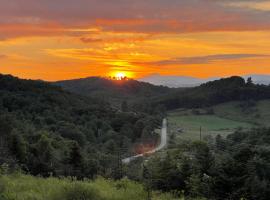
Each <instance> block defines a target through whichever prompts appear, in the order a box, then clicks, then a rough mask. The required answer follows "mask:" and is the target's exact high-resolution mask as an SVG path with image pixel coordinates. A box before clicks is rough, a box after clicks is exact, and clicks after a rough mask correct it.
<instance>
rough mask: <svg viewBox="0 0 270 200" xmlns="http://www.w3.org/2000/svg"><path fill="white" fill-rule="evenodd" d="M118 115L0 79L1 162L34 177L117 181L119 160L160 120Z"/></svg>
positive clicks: (43, 87)
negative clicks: (102, 178)
mask: <svg viewBox="0 0 270 200" xmlns="http://www.w3.org/2000/svg"><path fill="white" fill-rule="evenodd" d="M122 109H123V110H122V111H120V110H118V109H117V110H116V109H112V108H111V106H110V105H109V104H108V103H106V102H105V101H100V99H99V100H95V99H93V98H89V97H82V96H78V95H75V94H71V93H69V92H65V91H63V90H62V89H61V88H60V87H58V86H53V85H51V84H49V83H45V82H42V81H30V80H21V79H18V78H15V77H12V76H4V75H0V164H3V163H6V164H8V165H9V166H10V167H13V168H16V167H17V168H21V169H23V170H24V171H26V172H29V173H31V174H33V175H43V176H48V175H56V176H60V175H65V176H78V177H90V178H91V177H93V176H95V175H96V174H100V175H103V176H105V177H113V178H117V177H118V176H119V172H118V167H119V166H118V164H119V163H118V162H119V156H120V157H121V156H123V154H127V153H128V152H131V151H132V147H133V144H134V143H136V142H138V141H141V140H143V139H147V138H149V137H152V138H155V137H157V136H156V135H155V134H154V133H153V130H154V129H155V128H156V127H157V126H160V124H161V119H162V116H161V115H159V114H160V113H159V114H156V115H149V114H146V113H140V112H136V113H135V112H130V111H129V105H128V104H127V102H123V103H122Z"/></svg>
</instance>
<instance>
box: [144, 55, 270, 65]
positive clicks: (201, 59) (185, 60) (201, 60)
mask: <svg viewBox="0 0 270 200" xmlns="http://www.w3.org/2000/svg"><path fill="white" fill-rule="evenodd" d="M261 57H269V55H260V54H217V55H208V56H194V57H181V58H175V59H171V60H161V61H158V62H152V63H148V64H151V65H159V66H162V65H193V64H210V63H214V62H217V61H226V60H239V59H246V58H261Z"/></svg>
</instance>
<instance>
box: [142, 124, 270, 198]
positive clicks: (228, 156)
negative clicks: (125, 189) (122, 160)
mask: <svg viewBox="0 0 270 200" xmlns="http://www.w3.org/2000/svg"><path fill="white" fill-rule="evenodd" d="M145 170H146V171H147V172H148V176H147V177H146V180H147V181H146V183H147V184H149V185H150V187H151V188H152V189H157V190H162V191H170V192H173V193H174V194H175V195H181V194H182V193H184V194H185V195H186V196H189V197H191V198H195V199H200V198H206V199H220V200H222V199H256V200H267V199H269V195H270V129H258V130H251V131H248V132H243V131H237V132H235V133H234V134H231V135H229V136H228V137H227V138H226V139H224V138H222V137H220V136H217V137H216V139H215V140H213V141H211V140H210V141H208V142H206V141H197V142H183V143H181V144H178V145H172V146H171V148H170V150H169V151H168V153H167V155H166V156H165V157H164V156H162V157H156V158H153V159H152V160H151V161H150V162H148V164H147V165H146V166H145Z"/></svg>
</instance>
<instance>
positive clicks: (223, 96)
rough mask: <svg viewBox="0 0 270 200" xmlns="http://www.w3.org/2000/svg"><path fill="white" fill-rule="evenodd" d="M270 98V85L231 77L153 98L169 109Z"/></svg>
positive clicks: (153, 103) (155, 103)
mask: <svg viewBox="0 0 270 200" xmlns="http://www.w3.org/2000/svg"><path fill="white" fill-rule="evenodd" d="M269 98H270V86H265V85H256V84H253V83H252V80H251V79H248V80H247V81H245V79H243V78H241V77H237V76H235V77H230V78H225V79H221V80H217V81H212V82H208V83H205V84H202V85H201V86H198V87H195V88H187V89H185V90H183V89H177V90H173V91H171V92H170V93H169V94H168V95H165V96H163V97H159V98H153V99H152V106H156V105H159V104H161V105H164V106H165V107H166V108H167V109H176V108H200V107H208V106H213V105H216V104H220V103H225V102H230V101H247V100H255V101H256V100H262V99H269Z"/></svg>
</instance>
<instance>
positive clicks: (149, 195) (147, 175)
mask: <svg viewBox="0 0 270 200" xmlns="http://www.w3.org/2000/svg"><path fill="white" fill-rule="evenodd" d="M143 179H144V181H145V183H144V184H145V187H146V188H145V189H146V192H147V200H151V199H152V191H151V184H152V178H151V175H150V171H149V169H148V168H147V167H146V166H145V165H144V164H143Z"/></svg>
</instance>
